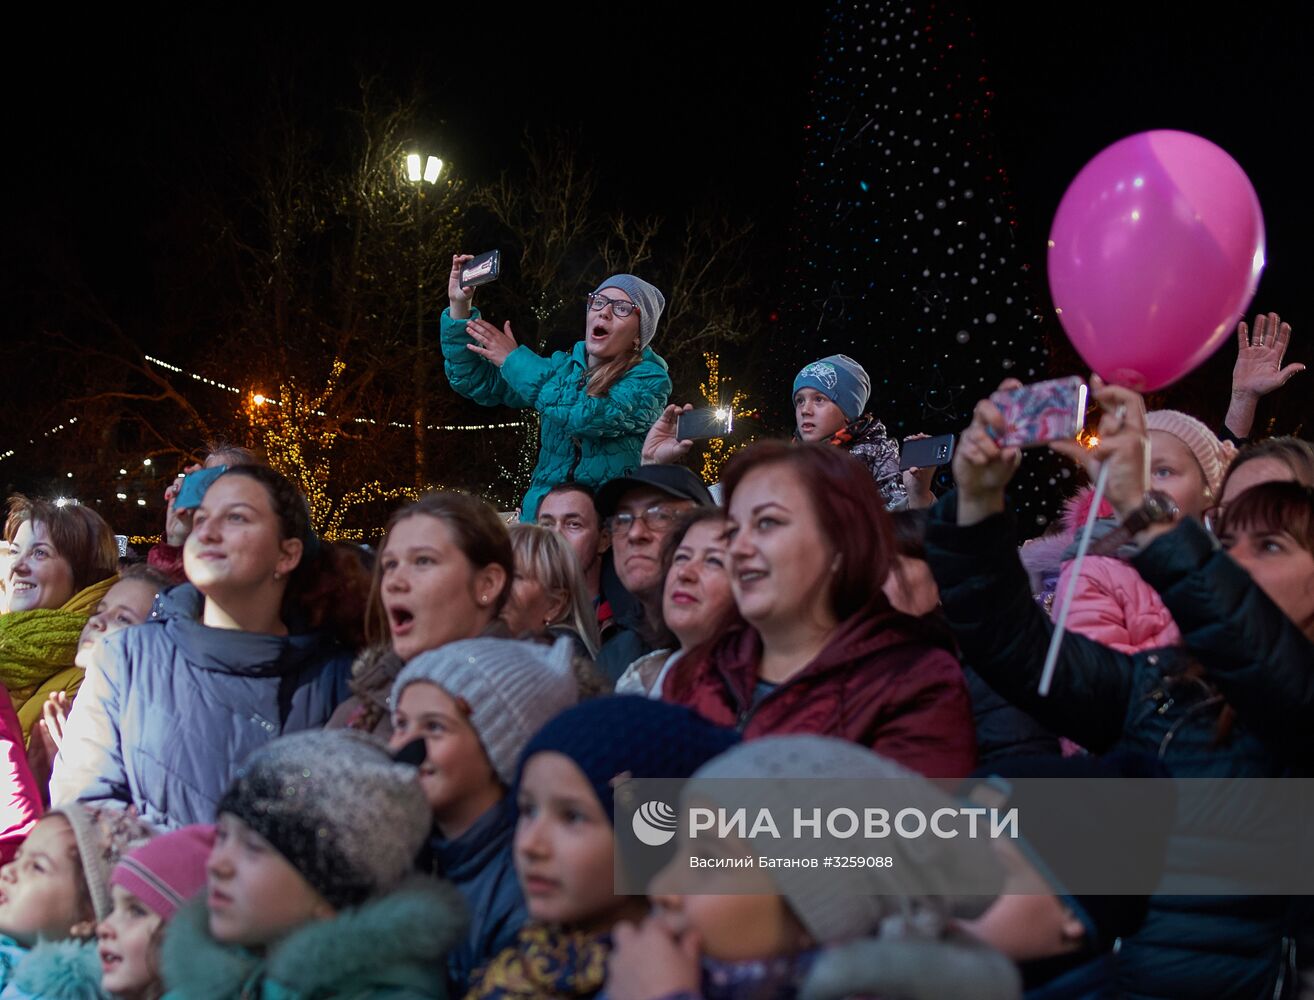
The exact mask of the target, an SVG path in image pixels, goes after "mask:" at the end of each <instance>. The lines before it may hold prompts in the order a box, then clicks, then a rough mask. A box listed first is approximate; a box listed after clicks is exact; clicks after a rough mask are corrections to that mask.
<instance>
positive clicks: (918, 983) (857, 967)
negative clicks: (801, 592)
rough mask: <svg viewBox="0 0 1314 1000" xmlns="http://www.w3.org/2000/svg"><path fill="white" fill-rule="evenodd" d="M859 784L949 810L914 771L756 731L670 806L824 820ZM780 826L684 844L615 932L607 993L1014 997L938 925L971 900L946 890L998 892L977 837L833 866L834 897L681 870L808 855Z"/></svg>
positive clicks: (1000, 961)
mask: <svg viewBox="0 0 1314 1000" xmlns="http://www.w3.org/2000/svg"><path fill="white" fill-rule="evenodd" d="M727 779H751V780H747V781H744V780H727ZM863 780H869V781H872V782H883V783H887V784H886V785H885V787H886V789H889V788H890V787H891V786H890V785H889V784H888V783H889V782H892V781H896V780H897V781H898V801H899V805H898V808H904V807H911V808H915V809H918V810H920V811H921V812H922V813H923V814H924V815H926V816H930V815H932V814H933V813H934V812H935V810H936V809H940V808H954V807H955V806H956V803H955V802H954V801H953V800H952V799H950V798H949V797H948V796H947V795H945V794H943V793H942V792H940V791H939V790H938V789H937V788H936V787H935V786H934V785H932V784H931V783H930V782H929V781H927V780H926V779H925V778H923V777H922V776H920V775H918V774H915V773H914V772H912V771H909V770H907V769H905V768H903V767H901V766H899V765H898V764H895V763H894V762H893V761H890V760H887V759H885V758H883V757H880V756H878V755H877V754H874V753H872V752H871V751H870V750H867V749H866V748H864V747H860V746H858V745H856V744H853V743H849V742H847V741H844V740H837V739H832V738H830V737H824V736H806V735H793V736H770V737H765V738H763V739H759V740H752V741H749V742H746V743H742V744H740V745H739V746H737V747H735V748H733V749H731V750H728V751H727V752H725V753H723V754H722V755H720V756H719V757H717V758H715V759H714V760H712V761H711V762H709V763H708V764H706V765H704V766H703V767H702V768H700V769H699V770H698V771H697V772H696V773H695V774H694V776H693V778H692V779H691V780H690V782H689V784H688V785H686V786H685V788H684V791H683V793H682V795H681V806H682V808H687V807H688V805H689V804H690V803H694V804H697V805H701V806H708V805H710V806H712V807H722V808H724V809H725V810H727V811H728V812H733V811H734V810H735V809H738V808H746V809H747V815H748V818H749V821H750V823H751V821H752V818H753V817H754V816H755V815H757V810H758V809H760V808H761V809H767V810H769V811H770V813H771V814H772V815H773V816H780V817H787V816H791V815H792V814H793V811H794V810H795V809H799V810H801V811H802V812H803V813H804V814H807V815H811V814H812V812H813V810H814V809H819V810H820V812H821V813H822V814H823V815H825V814H829V813H830V812H831V810H834V809H838V808H841V807H847V808H854V807H855V803H854V801H853V799H854V793H855V786H854V782H855V781H863ZM879 790H880V786H879V785H876V784H873V785H872V786H871V791H873V792H879ZM890 811H891V813H893V812H894V808H893V807H892V808H891V810H890ZM683 814H684V813H683V812H682V813H681V815H683ZM781 832H782V834H783V835H784V837H785V839H783V840H779V839H775V838H757V839H754V840H752V841H751V842H749V841H739V840H737V839H733V838H717V839H715V840H713V841H712V842H711V845H710V848H709V847H708V846H707V845H700V844H699V843H698V842H696V841H689V840H686V841H685V843H684V844H683V848H684V849H683V850H681V851H678V852H677V855H676V858H675V860H674V861H672V862H671V863H670V864H669V865H668V866H667V867H666V868H665V869H663V870H662V872H661V873H660V874H658V875H657V877H656V878H655V879H654V880H653V882H652V884H651V887H650V890H649V894H650V898H651V899H652V901H653V904H654V912H653V915H652V916H650V917H649V918H648V919H647V920H646V921H645V922H644V924H643V925H642V926H641V927H638V928H636V927H634V926H631V925H625V926H623V927H621V928H618V929H617V931H616V934H615V939H616V952H615V959H614V960H613V963H612V968H611V976H610V977H609V980H608V994H609V995H611V994H612V993H613V992H615V993H616V994H617V995H624V996H627V997H630V998H635V997H642V996H644V995H647V996H649V997H652V998H655V997H657V996H659V995H661V994H662V993H668V994H669V993H676V992H689V993H693V994H697V993H699V992H706V990H704V989H703V988H704V987H707V986H709V984H710V985H712V986H721V987H723V986H724V985H726V984H730V985H731V988H730V989H729V991H724V990H722V989H718V990H717V992H718V994H719V995H720V994H724V995H726V996H728V997H731V998H734V997H737V996H743V997H749V996H781V997H787V996H794V995H797V996H800V997H806V998H809V1000H818V998H832V997H833V998H837V1000H838V998H840V997H850V996H880V997H882V998H890V1000H895V998H921V997H926V998H928V1000H929V998H941V997H949V996H971V997H976V998H989V1000H994V998H1000V1000H1003V998H1011V997H1017V996H1020V981H1019V978H1018V975H1017V973H1016V971H1015V970H1014V969H1013V967H1012V965H1011V963H1010V962H1009V961H1008V960H1007V959H1005V958H1004V957H1003V956H1002V955H1000V954H998V953H997V952H995V951H993V950H992V949H990V948H988V947H985V946H983V945H980V944H978V943H976V942H975V941H973V940H972V939H971V938H969V937H968V936H967V935H965V934H963V933H961V932H959V931H958V930H957V929H956V928H955V926H954V923H953V921H952V919H951V915H952V913H954V912H956V911H961V910H963V909H967V908H972V909H976V908H979V906H980V905H981V903H982V902H983V900H981V899H980V898H979V897H977V898H971V899H969V898H966V897H959V896H958V892H959V891H960V890H958V889H956V886H970V887H971V890H972V894H973V896H975V892H976V890H977V889H979V888H980V887H981V886H982V885H997V884H999V883H1000V882H1002V873H1001V872H1000V871H999V867H998V864H997V862H996V860H995V858H994V855H993V853H992V850H991V847H990V844H989V841H978V840H967V839H964V838H963V837H958V838H955V839H952V840H945V839H940V838H937V837H933V836H930V835H929V834H928V835H927V836H926V837H924V838H918V839H905V838H901V837H890V838H888V839H887V840H884V841H882V842H881V844H882V846H881V848H880V851H881V852H882V854H885V855H890V856H891V858H892V861H893V863H892V864H890V865H888V866H883V867H858V868H851V869H846V870H845V872H844V875H843V877H844V879H845V880H846V886H847V891H841V890H837V888H836V882H835V879H836V878H838V877H839V876H837V875H836V874H835V873H819V872H818V871H817V870H815V869H809V868H806V867H768V866H767V865H761V866H755V867H734V868H732V869H730V870H729V871H726V870H725V869H720V868H717V867H715V866H709V867H710V870H709V867H704V868H694V867H692V866H691V864H690V861H691V858H693V857H695V856H697V857H708V856H715V857H718V858H720V857H731V858H738V857H739V856H740V855H739V852H742V853H743V855H744V856H745V857H748V858H751V859H753V860H754V861H755V862H760V861H761V860H762V859H763V858H766V857H786V856H790V855H791V854H793V855H795V856H797V857H804V856H809V855H810V853H811V852H810V851H804V852H791V850H790V837H791V835H792V833H793V831H792V830H791V829H789V827H788V825H787V823H786V822H784V821H782V822H781ZM864 843H865V842H864V841H862V840H861V839H854V840H843V841H842V840H838V839H836V840H835V844H836V845H838V846H837V850H836V853H839V854H844V855H850V854H852V855H857V854H863V853H870V848H869V847H863V846H862V845H863V844H864ZM708 850H710V852H711V853H710V855H709V854H707V853H706V852H707V851H708ZM988 898H989V897H987V899H988ZM689 940H696V941H697V942H698V947H699V958H698V959H697V960H695V959H693V957H692V955H691V954H690V952H689V949H688V948H687V947H686V946H685V945H686V944H687V941H689ZM672 945H674V946H675V947H673V948H672V947H671V946H672ZM659 955H660V956H663V957H665V958H666V961H665V962H664V963H663V966H664V968H663V969H662V970H661V971H660V972H658V971H656V970H655V968H654V961H655V959H656V958H657V956H659ZM671 955H678V956H679V960H678V961H675V960H672V959H671V957H670V956H671ZM657 977H659V978H657ZM659 979H660V981H659ZM636 984H642V985H639V988H638V989H635V988H634V986H635V985H636ZM649 990H650V992H649Z"/></svg>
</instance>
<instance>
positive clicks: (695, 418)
mask: <svg viewBox="0 0 1314 1000" xmlns="http://www.w3.org/2000/svg"><path fill="white" fill-rule="evenodd" d="M734 426H735V415H734V411H733V410H731V409H730V407H728V406H725V407H712V406H708V407H705V408H703V409H701V410H690V411H689V412H688V413H681V414H680V417H679V420H678V421H677V423H676V430H675V436H676V437H677V438H678V439H679V440H681V441H705V440H708V439H710V438H723V437H728V436H729V435H730V432H731V431H732V430H734Z"/></svg>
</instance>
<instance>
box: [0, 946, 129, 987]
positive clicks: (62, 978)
mask: <svg viewBox="0 0 1314 1000" xmlns="http://www.w3.org/2000/svg"><path fill="white" fill-rule="evenodd" d="M96 948H97V946H96V941H95V940H94V939H93V940H90V941H79V940H68V941H42V942H41V943H40V944H38V945H37V946H36V947H34V948H33V949H32V950H31V951H29V952H28V953H27V954H26V955H25V956H24V957H23V958H22V960H21V961H19V963H18V964H17V965H16V966H15V967H14V971H13V975H11V976H10V978H9V983H8V985H7V986H6V987H5V990H4V994H3V995H4V997H5V998H6V1000H29V998H36V997H40V998H42V1000H108V995H107V994H106V993H104V992H102V991H101V988H100V955H99V954H98V952H97V950H96Z"/></svg>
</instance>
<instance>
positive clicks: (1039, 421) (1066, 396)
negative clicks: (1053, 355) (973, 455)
mask: <svg viewBox="0 0 1314 1000" xmlns="http://www.w3.org/2000/svg"><path fill="white" fill-rule="evenodd" d="M990 402H992V403H994V404H995V405H996V406H997V407H999V409H1000V412H1002V413H1003V415H1004V433H1003V435H1002V436H1001V437H1000V438H999V444H1000V445H1002V446H1003V447H1005V448H1030V447H1031V446H1033V445H1038V444H1045V443H1046V442H1047V441H1065V440H1072V439H1074V438H1075V437H1076V436H1077V434H1078V433H1080V431H1081V427H1082V424H1083V423H1084V422H1085V419H1086V383H1085V382H1083V381H1082V380H1081V378H1080V376H1077V375H1073V376H1070V377H1069V378H1056V379H1052V380H1051V381H1048V382H1035V383H1033V384H1031V385H1024V386H1022V388H1020V389H1013V390H1012V391H1010V392H996V393H994V394H993V395H992V396H991V397H990Z"/></svg>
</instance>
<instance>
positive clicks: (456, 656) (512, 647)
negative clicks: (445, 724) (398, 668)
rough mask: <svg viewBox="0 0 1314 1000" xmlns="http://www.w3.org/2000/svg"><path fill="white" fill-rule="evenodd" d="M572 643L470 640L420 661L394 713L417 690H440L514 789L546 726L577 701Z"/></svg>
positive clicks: (407, 674) (401, 684) (406, 675)
mask: <svg viewBox="0 0 1314 1000" xmlns="http://www.w3.org/2000/svg"><path fill="white" fill-rule="evenodd" d="M573 656H574V643H573V642H572V641H571V640H570V639H564V638H563V639H558V640H557V643H556V645H554V646H552V647H551V648H549V647H547V646H543V645H540V644H539V643H535V642H519V641H517V640H514V639H466V640H462V641H461V642H449V643H448V644H447V645H446V646H441V647H439V648H438V649H431V650H429V651H428V652H427V653H421V654H420V655H419V656H417V657H415V658H414V659H413V660H411V661H410V662H409V663H407V664H406V669H404V670H403V671H402V672H401V674H400V675H398V677H397V680H396V682H395V683H394V684H393V686H392V705H393V710H394V711H395V710H396V707H397V706H398V705H400V704H401V696H402V692H403V691H405V690H406V689H407V688H408V687H410V686H411V685H412V684H421V683H429V684H433V685H434V686H436V687H439V688H442V689H443V690H444V691H446V692H447V693H448V694H449V695H450V696H451V697H452V698H453V699H455V700H456V701H457V703H458V704H459V705H462V706H463V707H464V708H465V710H466V711H467V716H466V717H467V719H468V721H469V723H470V725H471V726H472V727H473V728H474V731H475V733H476V734H478V736H479V742H480V743H481V744H482V745H483V748H484V753H486V754H487V755H488V760H489V762H490V763H492V765H493V770H494V771H496V772H497V776H498V777H499V778H500V779H502V783H503V784H505V785H510V784H511V783H512V782H513V781H515V780H516V762H517V761H518V760H519V759H520V752H521V751H522V750H524V749H525V744H526V743H528V742H529V740H530V738H531V737H532V736H533V735H534V734H535V733H537V732H538V731H539V730H540V729H542V728H543V725H544V723H546V722H547V721H548V719H550V718H552V716H554V715H556V714H557V713H558V712H560V711H562V710H563V709H566V708H569V707H570V706H571V705H573V704H575V702H576V701H578V700H579V685H578V684H577V682H576V680H575V673H574V670H573Z"/></svg>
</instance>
